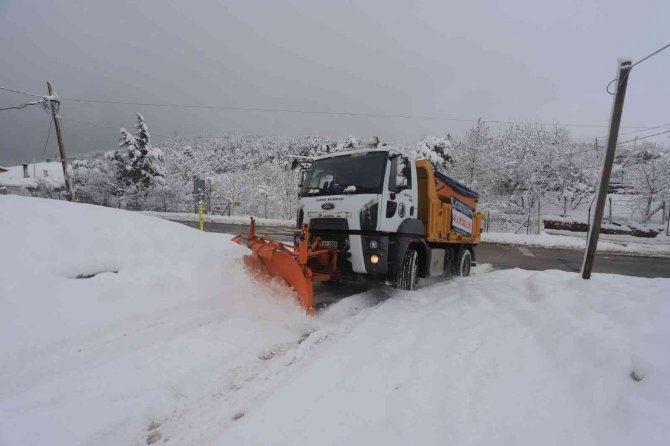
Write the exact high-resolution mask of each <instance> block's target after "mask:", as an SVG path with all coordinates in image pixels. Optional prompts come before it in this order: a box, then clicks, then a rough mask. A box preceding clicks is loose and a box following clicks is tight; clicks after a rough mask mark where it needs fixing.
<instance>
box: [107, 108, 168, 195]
mask: <svg viewBox="0 0 670 446" xmlns="http://www.w3.org/2000/svg"><path fill="white" fill-rule="evenodd" d="M135 130H136V132H135V135H132V134H131V133H130V132H129V131H127V130H126V129H125V128H122V129H121V138H120V139H119V147H122V148H125V150H119V151H115V152H112V153H110V154H108V156H109V158H110V159H111V160H112V162H113V164H114V165H115V167H116V173H117V177H118V180H119V182H120V183H121V185H123V187H126V188H132V189H137V190H140V189H147V188H149V187H151V186H154V185H161V184H163V177H164V176H165V173H164V170H163V159H164V156H163V152H162V151H161V150H160V149H155V148H153V147H152V146H151V139H150V136H149V130H148V127H147V125H146V123H145V122H144V117H143V116H142V115H141V114H139V113H137V122H136V124H135Z"/></svg>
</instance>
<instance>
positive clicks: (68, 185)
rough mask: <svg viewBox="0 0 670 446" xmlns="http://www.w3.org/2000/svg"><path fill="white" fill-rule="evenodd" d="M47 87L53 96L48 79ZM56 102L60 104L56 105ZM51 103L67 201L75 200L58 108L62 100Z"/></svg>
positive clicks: (50, 101)
mask: <svg viewBox="0 0 670 446" xmlns="http://www.w3.org/2000/svg"><path fill="white" fill-rule="evenodd" d="M47 88H48V89H49V96H53V94H54V91H53V88H51V82H48V81H47ZM56 103H58V104H59V106H58V107H57V106H56ZM49 104H50V105H51V115H52V116H53V119H54V127H56V137H57V138H58V150H59V151H60V162H61V164H62V165H63V177H64V178H65V196H66V197H67V201H74V192H73V191H72V182H71V181H70V175H69V174H68V171H67V156H66V155H65V146H63V134H62V133H61V130H60V116H58V108H59V107H60V102H58V101H52V100H49Z"/></svg>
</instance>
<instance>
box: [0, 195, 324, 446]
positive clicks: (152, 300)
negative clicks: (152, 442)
mask: <svg viewBox="0 0 670 446" xmlns="http://www.w3.org/2000/svg"><path fill="white" fill-rule="evenodd" d="M0 228H1V230H0V247H2V248H1V250H0V276H1V277H2V279H1V280H0V339H2V342H0V364H2V367H0V444H2V445H8V446H9V445H21V446H26V445H47V444H48V445H91V444H97V445H120V444H145V439H146V438H148V436H149V435H154V436H158V435H162V436H163V438H164V439H165V438H167V434H166V433H165V430H164V429H163V428H157V427H156V424H161V423H163V422H165V420H166V419H167V418H168V417H173V418H174V420H173V422H172V424H173V425H174V426H175V427H181V434H182V435H184V436H185V437H186V438H182V439H179V437H177V436H175V437H174V439H175V440H176V441H175V444H207V443H208V442H209V441H211V440H212V438H214V437H215V436H216V435H219V434H220V432H221V427H222V426H225V425H226V423H231V422H232V421H231V419H232V417H233V416H234V414H235V411H237V410H239V409H240V407H246V405H247V404H249V402H250V401H252V400H253V398H255V397H257V394H258V393H259V389H258V387H250V388H249V389H247V388H246V386H247V385H248V381H250V380H252V379H253V377H255V376H256V375H258V374H259V373H260V371H261V370H263V364H264V363H265V362H266V361H263V360H261V359H259V357H263V356H264V355H268V352H272V351H273V349H275V350H279V351H281V350H282V349H284V348H285V347H284V345H293V344H297V343H298V342H299V341H300V340H302V339H304V337H305V336H306V335H307V333H309V332H310V331H311V330H313V329H314V328H313V325H314V323H313V322H312V321H309V320H308V319H307V317H306V316H304V314H303V312H302V311H301V310H300V309H299V308H298V307H297V305H296V304H295V303H294V300H293V298H292V296H291V295H290V293H289V291H288V290H287V289H286V288H285V287H283V286H279V285H278V284H270V285H268V286H265V287H260V286H259V285H258V284H257V283H256V282H254V281H253V280H251V279H250V278H249V276H248V275H247V274H245V272H244V270H243V268H242V264H241V262H240V257H241V255H242V254H244V253H246V252H247V250H246V249H244V248H242V247H240V246H238V245H236V244H234V243H231V242H230V241H229V240H230V236H228V235H218V234H206V233H201V232H198V231H195V230H193V229H190V228H188V227H186V226H182V225H180V224H177V223H171V222H167V221H163V220H159V219H156V218H152V217H148V216H144V215H141V214H135V213H131V212H127V211H120V210H115V209H109V208H103V207H98V206H89V205H81V204H71V203H67V202H62V201H55V200H43V199H38V198H23V197H13V196H6V197H5V196H0ZM91 276H92V277H91ZM77 277H82V278H80V279H77ZM83 277H89V278H83ZM271 294H272V295H275V296H270V295H271ZM277 296H278V297H277ZM282 296H283V298H282ZM203 416H204V417H206V419H200V418H202V417H203ZM201 422H202V423H204V424H202V423H201ZM184 426H186V427H184ZM150 427H153V429H151V430H149V431H147V429H149V428H150Z"/></svg>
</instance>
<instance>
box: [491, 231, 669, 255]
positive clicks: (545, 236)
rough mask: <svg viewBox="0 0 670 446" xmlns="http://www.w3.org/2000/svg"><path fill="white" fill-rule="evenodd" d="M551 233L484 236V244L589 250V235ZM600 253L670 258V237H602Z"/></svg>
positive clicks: (567, 232)
mask: <svg viewBox="0 0 670 446" xmlns="http://www.w3.org/2000/svg"><path fill="white" fill-rule="evenodd" d="M551 232H553V233H552V234H549V233H548V232H543V233H542V234H539V235H537V234H512V233H510V232H484V233H482V242H484V243H499V244H503V245H525V246H539V247H543V248H565V249H584V247H585V246H586V235H587V234H586V233H580V232H569V231H551ZM598 251H599V252H615V253H622V254H631V255H642V256H650V257H670V237H667V236H665V235H664V234H659V235H658V236H656V238H653V239H651V238H650V239H645V238H642V237H632V236H627V235H611V234H601V235H600V238H599V240H598Z"/></svg>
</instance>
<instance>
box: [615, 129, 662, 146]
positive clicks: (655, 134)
mask: <svg viewBox="0 0 670 446" xmlns="http://www.w3.org/2000/svg"><path fill="white" fill-rule="evenodd" d="M664 133H670V130H665V131H663V132H658V133H654V134H653V135H646V136H640V137H637V138H633V139H629V140H628V141H622V142H620V143H618V145H620V144H626V143H629V142H633V141H635V140H636V139H637V140H638V141H639V140H641V139H647V138H652V137H654V136H658V135H662V134H664Z"/></svg>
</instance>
